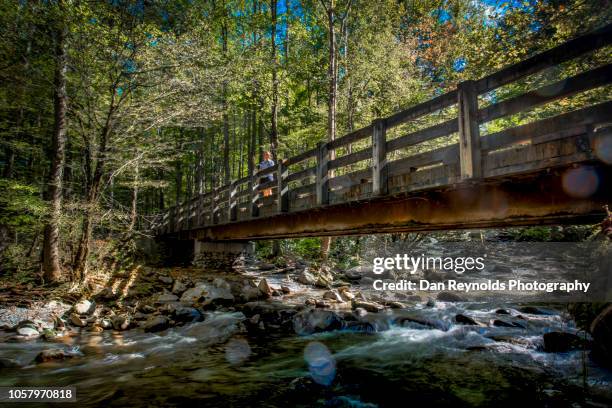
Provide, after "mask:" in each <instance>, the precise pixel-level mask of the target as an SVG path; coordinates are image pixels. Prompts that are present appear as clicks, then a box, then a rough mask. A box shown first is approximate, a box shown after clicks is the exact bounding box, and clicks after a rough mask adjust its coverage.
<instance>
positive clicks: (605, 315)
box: [590, 305, 612, 367]
mask: <svg viewBox="0 0 612 408" xmlns="http://www.w3.org/2000/svg"><path fill="white" fill-rule="evenodd" d="M590 331H591V335H592V336H593V341H594V349H595V354H596V356H597V357H599V358H600V360H602V361H603V362H604V364H607V365H608V366H610V367H612V305H609V306H608V307H606V308H605V309H604V310H603V311H602V312H601V313H599V315H597V317H596V318H595V319H594V320H593V322H592V323H591V327H590Z"/></svg>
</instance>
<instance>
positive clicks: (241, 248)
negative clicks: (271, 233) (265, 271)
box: [193, 239, 255, 269]
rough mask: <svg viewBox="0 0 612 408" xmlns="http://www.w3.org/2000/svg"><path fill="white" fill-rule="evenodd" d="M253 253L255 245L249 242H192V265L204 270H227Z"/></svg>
mask: <svg viewBox="0 0 612 408" xmlns="http://www.w3.org/2000/svg"><path fill="white" fill-rule="evenodd" d="M254 252H255V244H254V243H253V242H250V241H242V240H241V241H203V240H199V239H195V240H193V264H194V265H195V266H202V267H205V268H214V269H229V268H231V267H232V266H233V265H234V264H235V263H236V262H238V261H240V260H241V259H243V258H244V257H246V256H249V255H252V254H253V253H254Z"/></svg>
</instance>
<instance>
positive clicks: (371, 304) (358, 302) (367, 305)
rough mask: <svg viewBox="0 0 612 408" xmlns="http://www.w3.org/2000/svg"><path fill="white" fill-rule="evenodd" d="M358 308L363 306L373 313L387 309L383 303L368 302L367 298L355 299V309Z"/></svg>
mask: <svg viewBox="0 0 612 408" xmlns="http://www.w3.org/2000/svg"><path fill="white" fill-rule="evenodd" d="M357 308H362V309H365V310H366V311H368V312H372V313H378V312H380V311H382V310H384V309H385V308H384V307H383V306H382V305H380V304H378V303H376V302H368V301H365V300H353V309H357Z"/></svg>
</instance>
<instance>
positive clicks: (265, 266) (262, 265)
mask: <svg viewBox="0 0 612 408" xmlns="http://www.w3.org/2000/svg"><path fill="white" fill-rule="evenodd" d="M274 268H276V265H274V264H271V263H265V262H262V263H260V264H259V266H258V269H259V270H260V271H271V270H272V269H274Z"/></svg>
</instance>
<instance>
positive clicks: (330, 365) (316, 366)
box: [304, 341, 336, 385]
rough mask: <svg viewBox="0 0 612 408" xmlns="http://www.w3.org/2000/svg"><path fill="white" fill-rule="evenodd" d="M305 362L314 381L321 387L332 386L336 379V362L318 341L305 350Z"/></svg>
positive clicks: (309, 344)
mask: <svg viewBox="0 0 612 408" xmlns="http://www.w3.org/2000/svg"><path fill="white" fill-rule="evenodd" d="M304 360H306V362H307V363H308V371H309V372H310V376H311V377H312V379H313V381H314V382H316V383H317V384H321V385H330V384H331V383H332V381H333V380H334V378H335V377H336V360H335V359H334V357H333V356H332V354H331V352H330V351H329V349H328V348H327V347H326V346H325V345H324V344H323V343H319V342H318V341H315V342H311V343H308V345H307V346H306V348H305V349H304Z"/></svg>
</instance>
